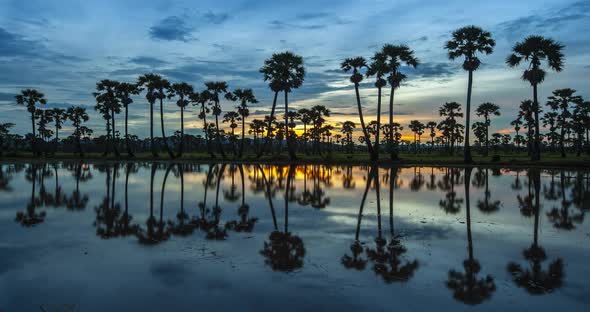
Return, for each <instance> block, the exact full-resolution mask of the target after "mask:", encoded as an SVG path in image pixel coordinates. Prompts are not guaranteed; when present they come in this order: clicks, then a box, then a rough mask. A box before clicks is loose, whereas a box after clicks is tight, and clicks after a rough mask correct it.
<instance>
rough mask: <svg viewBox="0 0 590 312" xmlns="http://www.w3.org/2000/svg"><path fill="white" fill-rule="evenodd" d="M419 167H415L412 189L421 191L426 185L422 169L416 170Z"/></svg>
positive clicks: (411, 182) (411, 183)
mask: <svg viewBox="0 0 590 312" xmlns="http://www.w3.org/2000/svg"><path fill="white" fill-rule="evenodd" d="M417 168H418V167H414V178H413V179H412V181H410V190H411V191H413V192H417V191H419V190H420V189H421V188H422V186H423V185H424V176H423V175H422V173H420V170H418V171H416V170H417Z"/></svg>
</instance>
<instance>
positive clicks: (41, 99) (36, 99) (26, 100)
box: [15, 89, 47, 155]
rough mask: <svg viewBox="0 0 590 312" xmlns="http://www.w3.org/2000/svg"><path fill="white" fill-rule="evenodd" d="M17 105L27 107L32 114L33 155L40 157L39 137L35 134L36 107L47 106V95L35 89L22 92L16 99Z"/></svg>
mask: <svg viewBox="0 0 590 312" xmlns="http://www.w3.org/2000/svg"><path fill="white" fill-rule="evenodd" d="M15 98H16V104H18V105H26V106H27V111H28V112H29V113H30V114H31V126H32V129H33V136H32V137H31V149H32V151H33V154H37V155H40V154H41V153H40V152H39V150H38V149H37V144H36V140H37V135H36V134H35V110H36V108H35V105H36V104H37V103H39V104H43V105H45V104H47V100H46V99H45V95H44V94H43V93H41V92H39V91H37V90H35V89H25V90H21V93H20V94H19V95H17V96H16V97H15Z"/></svg>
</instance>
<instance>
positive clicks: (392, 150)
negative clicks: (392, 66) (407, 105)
mask: <svg viewBox="0 0 590 312" xmlns="http://www.w3.org/2000/svg"><path fill="white" fill-rule="evenodd" d="M394 95H395V88H394V87H391V93H390V94H389V138H388V143H389V157H390V159H391V160H394V161H395V160H399V157H398V153H397V146H394V145H393V97H394Z"/></svg>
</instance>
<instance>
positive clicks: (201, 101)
mask: <svg viewBox="0 0 590 312" xmlns="http://www.w3.org/2000/svg"><path fill="white" fill-rule="evenodd" d="M210 97H211V94H210V93H209V91H207V90H205V91H203V92H201V93H199V92H194V93H193V94H191V96H190V100H191V103H193V105H194V106H200V112H199V119H203V132H204V134H205V143H206V144H207V152H208V153H209V155H211V158H215V154H214V153H213V150H212V149H211V137H210V136H209V131H208V123H207V114H208V113H209V112H210V109H209V107H207V105H208V104H209V103H210V101H209V98H210Z"/></svg>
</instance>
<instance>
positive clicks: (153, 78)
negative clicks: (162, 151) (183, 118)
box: [137, 73, 162, 157]
mask: <svg viewBox="0 0 590 312" xmlns="http://www.w3.org/2000/svg"><path fill="white" fill-rule="evenodd" d="M161 80H162V77H161V76H160V75H157V74H152V73H150V74H145V75H141V76H139V78H138V79H137V85H138V87H139V88H140V89H139V91H143V89H145V90H146V94H145V98H146V100H147V101H148V103H149V104H150V148H151V150H152V156H154V157H158V151H157V149H156V144H155V143H154V104H155V103H156V99H157V97H156V88H157V85H158V82H159V81H161Z"/></svg>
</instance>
